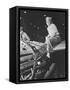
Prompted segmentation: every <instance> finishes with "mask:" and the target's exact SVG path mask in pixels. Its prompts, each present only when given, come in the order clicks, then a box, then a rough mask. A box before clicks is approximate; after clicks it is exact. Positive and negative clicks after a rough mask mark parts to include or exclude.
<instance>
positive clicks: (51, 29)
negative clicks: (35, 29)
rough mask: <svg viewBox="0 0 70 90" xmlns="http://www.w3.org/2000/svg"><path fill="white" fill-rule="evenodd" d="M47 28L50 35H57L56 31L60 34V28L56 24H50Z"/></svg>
mask: <svg viewBox="0 0 70 90" xmlns="http://www.w3.org/2000/svg"><path fill="white" fill-rule="evenodd" d="M47 30H48V35H49V36H50V37H53V36H55V34H56V33H57V34H59V32H58V29H57V27H56V25H55V24H50V26H48V28H47Z"/></svg>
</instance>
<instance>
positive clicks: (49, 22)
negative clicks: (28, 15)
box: [46, 17, 52, 26]
mask: <svg viewBox="0 0 70 90" xmlns="http://www.w3.org/2000/svg"><path fill="white" fill-rule="evenodd" d="M51 23H52V17H46V24H47V25H48V26H49V25H50V24H51Z"/></svg>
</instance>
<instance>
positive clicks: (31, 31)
mask: <svg viewBox="0 0 70 90" xmlns="http://www.w3.org/2000/svg"><path fill="white" fill-rule="evenodd" d="M46 16H50V17H52V20H53V23H54V24H55V25H56V26H57V28H58V31H59V33H60V36H61V39H62V40H64V39H65V13H64V12H54V11H36V10H21V11H20V26H22V27H23V31H25V32H26V33H27V34H28V36H29V37H30V39H31V40H34V41H39V42H44V41H45V36H47V34H48V33H47V25H46V21H45V17H46Z"/></svg>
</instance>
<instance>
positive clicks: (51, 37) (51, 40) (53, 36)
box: [45, 17, 61, 58]
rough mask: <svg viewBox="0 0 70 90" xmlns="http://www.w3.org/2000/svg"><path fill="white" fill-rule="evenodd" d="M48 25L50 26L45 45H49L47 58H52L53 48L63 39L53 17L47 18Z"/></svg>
mask: <svg viewBox="0 0 70 90" xmlns="http://www.w3.org/2000/svg"><path fill="white" fill-rule="evenodd" d="M46 24H47V26H48V27H47V31H48V36H47V37H46V41H45V43H47V51H48V53H47V56H48V57H49V58H50V51H52V50H53V47H55V45H57V44H58V43H59V42H60V41H61V39H60V34H59V32H58V29H57V27H56V25H55V24H54V23H53V22H52V17H46Z"/></svg>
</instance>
